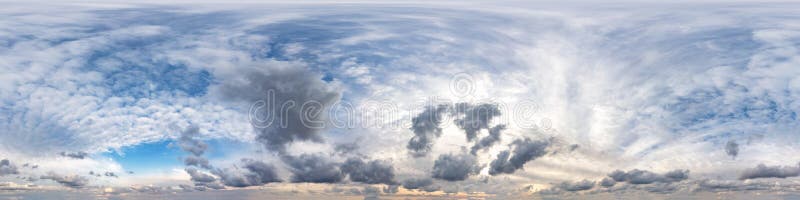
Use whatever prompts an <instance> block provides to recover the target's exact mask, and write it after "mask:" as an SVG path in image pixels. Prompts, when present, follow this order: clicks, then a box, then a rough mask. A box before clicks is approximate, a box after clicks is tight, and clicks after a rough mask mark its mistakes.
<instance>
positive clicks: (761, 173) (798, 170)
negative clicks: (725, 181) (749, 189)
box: [739, 164, 800, 180]
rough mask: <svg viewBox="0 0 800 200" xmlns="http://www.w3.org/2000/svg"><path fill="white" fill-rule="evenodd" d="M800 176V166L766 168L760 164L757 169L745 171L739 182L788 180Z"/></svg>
mask: <svg viewBox="0 0 800 200" xmlns="http://www.w3.org/2000/svg"><path fill="white" fill-rule="evenodd" d="M798 175H800V166H766V165H764V164H759V165H758V166H756V167H755V168H750V169H745V170H744V171H743V172H742V174H740V175H739V180H746V179H756V178H787V177H795V176H798Z"/></svg>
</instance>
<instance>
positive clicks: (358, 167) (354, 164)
mask: <svg viewBox="0 0 800 200" xmlns="http://www.w3.org/2000/svg"><path fill="white" fill-rule="evenodd" d="M341 170H342V172H343V173H345V174H347V175H348V176H349V177H350V180H351V181H354V182H362V183H367V184H378V183H383V184H387V185H392V184H396V182H395V180H394V167H393V166H392V164H391V163H389V162H388V161H383V160H373V161H369V162H366V163H365V162H364V161H363V160H361V159H358V158H349V159H347V161H345V162H344V163H343V164H342V166H341Z"/></svg>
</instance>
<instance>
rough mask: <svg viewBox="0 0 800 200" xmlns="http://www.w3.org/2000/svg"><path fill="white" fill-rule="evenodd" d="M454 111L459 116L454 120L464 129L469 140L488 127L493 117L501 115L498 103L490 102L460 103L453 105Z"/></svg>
mask: <svg viewBox="0 0 800 200" xmlns="http://www.w3.org/2000/svg"><path fill="white" fill-rule="evenodd" d="M453 112H454V114H455V115H456V116H457V117H456V119H455V120H454V121H453V122H455V124H456V126H458V127H459V128H461V129H462V130H464V133H466V134H467V140H468V141H472V140H474V139H475V137H476V136H477V135H478V132H479V131H480V130H482V129H488V128H489V123H490V122H491V121H492V118H494V117H497V116H500V109H499V108H498V107H497V105H495V104H489V103H483V104H477V105H472V104H470V103H458V104H456V105H455V106H454V107H453Z"/></svg>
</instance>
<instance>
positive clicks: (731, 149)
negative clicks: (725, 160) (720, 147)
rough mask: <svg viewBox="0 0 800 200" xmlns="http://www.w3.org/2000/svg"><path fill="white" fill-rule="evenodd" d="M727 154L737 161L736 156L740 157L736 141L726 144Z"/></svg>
mask: <svg viewBox="0 0 800 200" xmlns="http://www.w3.org/2000/svg"><path fill="white" fill-rule="evenodd" d="M725 153H727V154H728V155H729V156H731V157H732V158H734V159H736V156H737V155H739V144H738V143H736V141H734V140H729V141H728V143H726V144H725Z"/></svg>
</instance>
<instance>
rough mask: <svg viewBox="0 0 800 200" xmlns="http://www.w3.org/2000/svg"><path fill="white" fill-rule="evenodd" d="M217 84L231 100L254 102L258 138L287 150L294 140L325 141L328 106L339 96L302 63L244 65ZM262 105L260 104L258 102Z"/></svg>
mask: <svg viewBox="0 0 800 200" xmlns="http://www.w3.org/2000/svg"><path fill="white" fill-rule="evenodd" d="M238 75H240V77H234V78H232V79H231V80H229V81H225V82H224V83H223V84H222V85H221V87H220V88H218V89H219V90H218V91H219V92H220V94H221V96H222V97H223V98H225V99H228V100H237V101H244V102H246V103H249V104H251V105H254V107H253V108H256V109H251V111H253V112H255V113H250V114H253V115H254V116H257V120H252V121H251V123H252V124H253V126H254V128H255V129H256V131H257V132H258V136H257V137H256V139H257V141H259V142H261V143H262V144H264V145H265V147H267V149H270V150H273V151H276V152H280V153H281V154H283V153H285V150H286V146H287V144H289V143H291V142H294V141H295V140H301V141H315V142H322V141H323V138H322V136H321V135H320V134H319V132H320V131H321V130H322V129H323V128H324V126H323V125H324V124H320V122H324V121H325V118H326V117H327V116H328V114H327V113H326V112H327V111H328V108H329V107H330V106H331V105H332V104H333V103H335V102H336V101H338V100H339V98H340V96H341V94H340V92H339V91H338V90H336V89H335V88H333V87H332V86H330V85H328V84H327V83H325V81H323V80H322V76H320V75H319V74H315V73H312V72H311V71H309V70H308V69H306V68H305V67H303V66H260V67H250V68H243V69H241V70H240V71H238V72H237V76H238ZM257 105H260V106H261V107H259V106H257Z"/></svg>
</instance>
